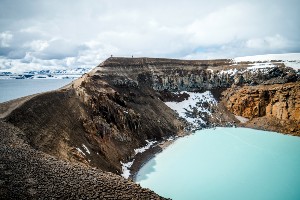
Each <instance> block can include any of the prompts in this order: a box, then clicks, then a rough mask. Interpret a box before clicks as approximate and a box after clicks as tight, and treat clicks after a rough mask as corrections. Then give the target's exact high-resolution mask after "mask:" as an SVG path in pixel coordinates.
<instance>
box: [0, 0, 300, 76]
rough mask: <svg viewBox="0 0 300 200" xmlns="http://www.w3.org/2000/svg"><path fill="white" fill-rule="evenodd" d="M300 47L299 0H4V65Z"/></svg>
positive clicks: (35, 66)
mask: <svg viewBox="0 0 300 200" xmlns="http://www.w3.org/2000/svg"><path fill="white" fill-rule="evenodd" d="M299 52H300V1H298V0H209V1H208V0H185V1H183V0H181V1H179V0H152V1H142V0H126V1H125V0H0V71H13V72H22V71H26V70H39V69H60V68H75V67H95V66H97V65H98V64H99V63H101V62H102V61H104V60H105V59H106V58H108V57H110V56H111V55H113V56H127V57H131V56H134V57H167V58H180V59H212V58H234V57H238V56H250V55H259V54H271V53H299Z"/></svg>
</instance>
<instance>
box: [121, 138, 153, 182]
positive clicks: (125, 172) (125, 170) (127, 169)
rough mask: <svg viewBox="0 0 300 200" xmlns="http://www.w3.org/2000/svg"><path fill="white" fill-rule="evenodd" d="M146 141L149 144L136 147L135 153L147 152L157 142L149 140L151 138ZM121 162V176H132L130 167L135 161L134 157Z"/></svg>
mask: <svg viewBox="0 0 300 200" xmlns="http://www.w3.org/2000/svg"><path fill="white" fill-rule="evenodd" d="M146 142H147V144H146V145H145V146H143V147H140V148H137V149H134V155H136V154H138V153H143V152H145V151H146V150H147V149H150V147H151V146H153V145H154V144H155V143H157V141H149V140H146ZM120 163H121V165H122V174H121V176H123V177H124V178H126V179H127V178H128V177H129V176H130V167H131V166H132V164H133V163H134V159H133V160H132V161H129V162H127V163H123V162H122V161H121V162H120Z"/></svg>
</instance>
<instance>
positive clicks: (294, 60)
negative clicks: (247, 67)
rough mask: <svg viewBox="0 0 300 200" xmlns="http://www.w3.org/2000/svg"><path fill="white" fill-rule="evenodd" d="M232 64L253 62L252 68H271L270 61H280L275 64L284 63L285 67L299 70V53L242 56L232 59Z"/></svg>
mask: <svg viewBox="0 0 300 200" xmlns="http://www.w3.org/2000/svg"><path fill="white" fill-rule="evenodd" d="M233 61H234V62H246V61H249V62H254V66H253V67H257V66H258V67H259V66H260V67H261V68H263V67H268V65H269V67H271V66H272V65H273V64H272V63H271V61H280V62H275V63H284V64H285V66H287V67H292V68H294V69H295V70H298V69H300V53H287V54H266V55H256V56H244V57H237V58H234V59H233ZM257 62H264V63H257Z"/></svg>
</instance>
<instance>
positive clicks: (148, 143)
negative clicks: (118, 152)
mask: <svg viewBox="0 0 300 200" xmlns="http://www.w3.org/2000/svg"><path fill="white" fill-rule="evenodd" d="M146 142H147V145H146V146H144V147H141V148H138V149H134V155H136V154H138V153H143V152H145V151H146V150H147V149H150V147H151V146H152V145H153V144H155V143H156V142H157V141H148V140H146Z"/></svg>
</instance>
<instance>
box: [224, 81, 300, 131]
mask: <svg viewBox="0 0 300 200" xmlns="http://www.w3.org/2000/svg"><path fill="white" fill-rule="evenodd" d="M224 96H225V98H224V100H223V101H224V102H225V105H226V106H227V108H228V109H229V110H230V111H231V112H232V113H234V114H235V115H239V116H243V117H246V118H249V119H253V118H260V117H264V118H263V119H264V120H266V121H268V119H269V121H273V120H274V119H277V120H278V122H280V123H281V124H282V126H284V123H286V124H290V125H289V127H286V129H285V130H284V131H283V132H285V133H292V134H296V135H300V126H299V124H300V82H295V83H286V84H281V85H279V84H277V85H268V86H244V87H232V88H230V89H228V90H227V91H225V92H224ZM272 124H273V122H272V123H265V128H266V129H268V127H269V126H272ZM293 124H294V125H293ZM270 128H271V127H270ZM271 129H272V128H271ZM281 129H282V128H281ZM281 129H280V130H281ZM277 131H278V130H277Z"/></svg>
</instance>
